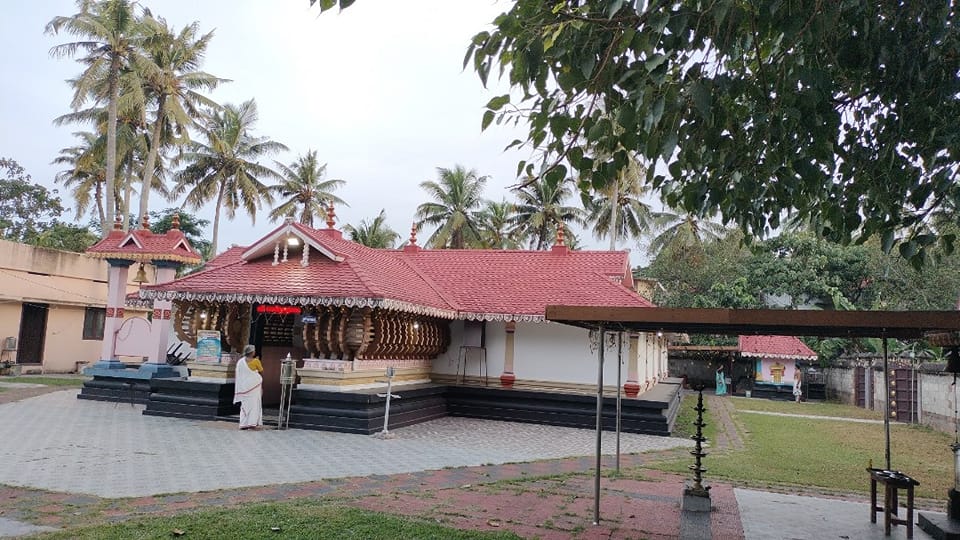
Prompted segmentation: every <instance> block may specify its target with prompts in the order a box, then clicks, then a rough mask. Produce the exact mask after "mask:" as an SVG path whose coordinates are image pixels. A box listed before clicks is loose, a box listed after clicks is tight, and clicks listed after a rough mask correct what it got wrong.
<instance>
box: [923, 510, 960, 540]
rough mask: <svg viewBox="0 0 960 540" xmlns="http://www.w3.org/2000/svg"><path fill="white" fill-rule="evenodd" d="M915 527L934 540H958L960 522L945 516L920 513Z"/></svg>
mask: <svg viewBox="0 0 960 540" xmlns="http://www.w3.org/2000/svg"><path fill="white" fill-rule="evenodd" d="M917 525H918V526H919V527H920V530H922V531H923V532H925V533H927V534H929V535H930V536H931V537H933V538H935V539H936V540H960V521H958V520H956V519H950V518H949V517H947V515H946V514H939V513H935V512H920V513H919V514H918V515H917Z"/></svg>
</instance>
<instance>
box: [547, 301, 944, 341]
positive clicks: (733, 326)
mask: <svg viewBox="0 0 960 540" xmlns="http://www.w3.org/2000/svg"><path fill="white" fill-rule="evenodd" d="M546 314H547V320H550V321H554V322H559V323H564V324H569V325H573V326H579V327H583V328H591V329H596V328H600V327H601V326H602V327H604V328H606V329H608V330H620V331H635V332H658V331H661V332H677V333H683V332H686V333H692V334H725V335H751V334H752V335H771V336H820V337H890V338H899V339H917V338H922V337H924V336H925V335H927V334H928V333H931V332H955V331H960V311H815V310H783V309H722V308H716V309H700V308H657V309H635V308H629V307H615V306H600V305H597V306H566V305H550V306H547V310H546Z"/></svg>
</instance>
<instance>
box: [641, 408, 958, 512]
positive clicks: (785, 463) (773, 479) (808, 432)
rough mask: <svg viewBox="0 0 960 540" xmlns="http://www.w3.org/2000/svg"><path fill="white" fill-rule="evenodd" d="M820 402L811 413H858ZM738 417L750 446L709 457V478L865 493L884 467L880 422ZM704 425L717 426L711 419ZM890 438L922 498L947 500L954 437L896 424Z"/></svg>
mask: <svg viewBox="0 0 960 540" xmlns="http://www.w3.org/2000/svg"><path fill="white" fill-rule="evenodd" d="M735 403H736V406H737V408H738V410H741V408H742V407H743V406H745V404H746V403H749V407H750V409H749V410H758V409H760V408H765V410H773V411H775V412H781V410H780V408H781V407H784V408H790V406H794V407H801V406H805V404H799V405H798V404H797V403H790V402H787V403H782V402H765V400H757V399H737V400H735ZM685 405H686V403H685ZM811 405H812V404H811ZM823 405H824V407H823V408H820V409H819V412H817V413H812V412H811V413H809V414H818V415H823V416H828V414H827V412H829V411H832V412H833V413H834V414H833V416H847V417H850V416H856V415H858V414H859V413H857V411H858V409H857V408H856V407H851V406H846V405H838V404H823ZM685 408H689V407H685ZM812 410H813V409H812ZM868 412H872V411H868ZM708 414H709V411H708ZM735 420H736V422H737V423H739V424H740V425H741V426H742V427H743V429H744V433H741V435H742V437H743V438H744V443H745V446H746V448H745V449H744V450H743V451H726V452H722V453H720V452H711V455H709V456H707V457H706V458H704V466H705V467H706V468H707V469H708V472H707V473H706V477H707V478H708V479H709V478H718V479H720V478H722V479H729V480H733V481H742V482H746V483H751V484H764V483H778V484H798V485H805V486H812V487H819V488H826V489H832V490H833V489H835V490H841V491H856V492H866V491H868V489H869V480H868V477H867V473H866V471H865V469H866V467H867V466H868V465H869V464H870V463H871V461H872V464H873V466H874V467H882V466H883V465H884V432H883V425H881V424H864V423H858V422H844V421H841V420H820V419H808V418H793V417H783V416H768V415H759V414H737V415H736V418H735ZM707 422H708V423H710V424H715V421H714V420H713V419H712V418H711V419H708V420H707ZM890 434H891V442H890V448H891V450H890V454H891V466H892V467H893V468H894V469H897V470H901V471H903V472H905V473H907V474H909V475H910V476H912V477H914V478H916V479H917V480H918V481H919V482H920V486H919V487H918V488H917V496H918V497H931V498H943V497H944V495H945V493H946V492H947V490H948V489H949V488H950V487H951V485H952V483H953V465H952V460H951V454H950V450H949V445H950V443H951V442H953V441H952V439H953V438H952V437H951V436H950V435H947V434H945V433H941V432H938V431H934V430H932V429H929V428H926V427H922V426H915V425H902V424H894V425H892V426H891V429H890ZM689 464H690V463H689V460H682V461H680V460H678V461H672V462H664V463H663V464H660V465H658V466H657V468H660V469H663V470H668V471H672V472H677V473H682V474H689V470H688V469H687V465H689Z"/></svg>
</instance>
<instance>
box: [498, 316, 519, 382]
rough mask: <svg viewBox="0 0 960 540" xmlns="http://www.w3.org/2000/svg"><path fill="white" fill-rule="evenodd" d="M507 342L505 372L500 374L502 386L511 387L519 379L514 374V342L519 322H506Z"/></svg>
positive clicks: (504, 355)
mask: <svg viewBox="0 0 960 540" xmlns="http://www.w3.org/2000/svg"><path fill="white" fill-rule="evenodd" d="M505 330H506V334H507V335H506V343H505V346H504V350H503V373H501V374H500V386H503V387H504V388H510V387H512V386H513V383H514V382H515V381H516V380H517V376H516V375H514V374H513V343H514V339H513V338H514V334H516V331H517V323H515V322H513V321H510V322H508V323H507V324H506V327H505Z"/></svg>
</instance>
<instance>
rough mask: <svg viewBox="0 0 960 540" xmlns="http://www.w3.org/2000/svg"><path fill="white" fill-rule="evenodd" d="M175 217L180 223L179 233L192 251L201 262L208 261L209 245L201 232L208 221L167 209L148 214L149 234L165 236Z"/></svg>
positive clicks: (178, 210) (209, 254) (208, 223)
mask: <svg viewBox="0 0 960 540" xmlns="http://www.w3.org/2000/svg"><path fill="white" fill-rule="evenodd" d="M174 215H176V216H178V218H179V221H180V231H181V232H183V235H184V236H185V237H186V238H187V241H188V242H190V245H191V246H193V249H195V250H196V251H197V253H199V254H200V256H202V257H203V260H204V261H206V260H209V259H210V258H211V257H212V256H213V253H211V250H210V248H211V243H210V241H209V240H207V238H206V235H205V234H204V232H203V230H204V229H206V227H207V226H208V225H210V221H209V220H206V219H203V218H199V217H197V216H195V215H193V214H191V213H189V212H185V211H183V210H182V209H180V208H167V209H165V210H161V211H159V212H150V232H152V233H154V234H165V233H166V232H167V231H169V230H170V229H172V228H173V216H174Z"/></svg>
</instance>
